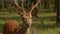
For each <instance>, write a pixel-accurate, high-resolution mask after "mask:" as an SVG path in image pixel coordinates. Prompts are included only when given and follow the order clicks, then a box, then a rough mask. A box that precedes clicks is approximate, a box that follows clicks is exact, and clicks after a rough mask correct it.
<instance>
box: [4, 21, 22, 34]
mask: <svg viewBox="0 0 60 34" xmlns="http://www.w3.org/2000/svg"><path fill="white" fill-rule="evenodd" d="M3 28H4V29H3V34H16V33H17V32H18V30H19V29H21V27H20V26H19V24H18V22H17V21H15V20H9V21H7V22H6V23H5V25H4V27H3Z"/></svg>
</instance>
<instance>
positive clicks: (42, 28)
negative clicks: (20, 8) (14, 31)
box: [0, 12, 60, 34]
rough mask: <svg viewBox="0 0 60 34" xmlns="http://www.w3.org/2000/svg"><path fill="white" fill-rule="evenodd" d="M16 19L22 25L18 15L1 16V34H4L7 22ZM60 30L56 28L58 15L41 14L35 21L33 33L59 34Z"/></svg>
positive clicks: (52, 13) (51, 13) (32, 28)
mask: <svg viewBox="0 0 60 34" xmlns="http://www.w3.org/2000/svg"><path fill="white" fill-rule="evenodd" d="M9 19H11V20H12V19H14V20H17V21H18V22H19V24H22V21H21V17H20V16H19V15H18V14H17V13H10V14H6V15H0V34H2V29H3V26H4V24H5V22H6V20H9ZM59 31H60V28H57V27H56V13H54V12H40V13H39V14H38V18H34V19H33V24H32V27H31V33H32V32H36V33H37V34H59Z"/></svg>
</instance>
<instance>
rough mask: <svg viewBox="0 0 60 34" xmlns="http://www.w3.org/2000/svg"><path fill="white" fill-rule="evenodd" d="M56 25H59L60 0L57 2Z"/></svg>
mask: <svg viewBox="0 0 60 34" xmlns="http://www.w3.org/2000/svg"><path fill="white" fill-rule="evenodd" d="M57 24H58V25H60V0H57Z"/></svg>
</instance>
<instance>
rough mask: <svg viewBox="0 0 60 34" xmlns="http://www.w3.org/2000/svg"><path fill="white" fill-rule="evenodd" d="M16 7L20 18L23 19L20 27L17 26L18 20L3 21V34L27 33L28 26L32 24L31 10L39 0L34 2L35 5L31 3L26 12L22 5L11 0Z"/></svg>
mask: <svg viewBox="0 0 60 34" xmlns="http://www.w3.org/2000/svg"><path fill="white" fill-rule="evenodd" d="M13 2H14V4H15V5H16V7H17V8H18V9H19V13H20V14H21V18H22V21H23V25H22V27H21V26H19V24H18V22H17V21H15V20H8V21H7V22H6V23H5V26H4V28H3V34H29V32H30V27H31V25H32V15H31V13H32V10H33V9H34V8H35V7H36V6H37V5H38V4H39V2H40V0H38V1H37V2H36V4H35V5H33V4H32V6H31V8H30V10H27V12H26V11H25V10H24V7H23V6H19V4H18V3H17V2H16V0H13Z"/></svg>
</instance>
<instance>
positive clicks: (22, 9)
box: [13, 0, 25, 14]
mask: <svg viewBox="0 0 60 34" xmlns="http://www.w3.org/2000/svg"><path fill="white" fill-rule="evenodd" d="M13 2H14V3H15V5H16V6H17V8H18V9H19V10H20V14H22V12H23V13H25V10H24V7H23V5H22V7H21V6H19V4H18V3H17V2H16V0H13Z"/></svg>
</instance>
